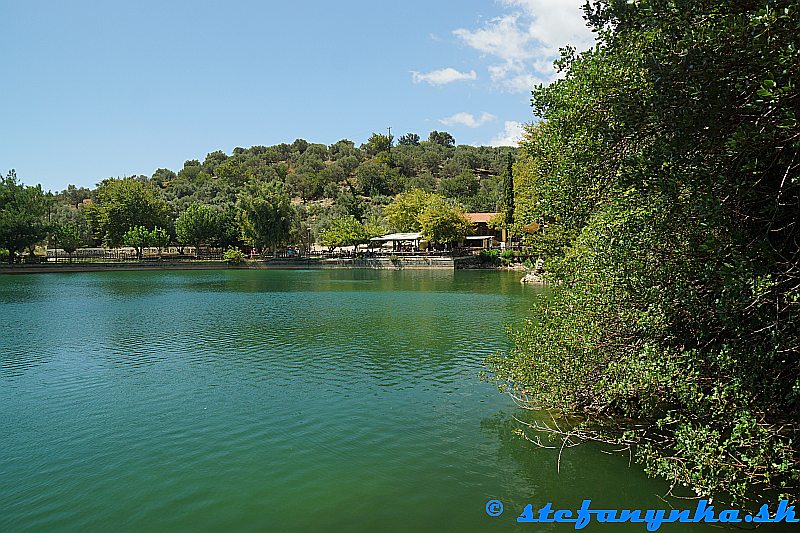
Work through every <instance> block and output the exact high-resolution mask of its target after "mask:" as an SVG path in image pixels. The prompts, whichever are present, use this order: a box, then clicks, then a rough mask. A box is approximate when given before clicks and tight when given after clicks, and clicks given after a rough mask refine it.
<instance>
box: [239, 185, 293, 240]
mask: <svg viewBox="0 0 800 533" xmlns="http://www.w3.org/2000/svg"><path fill="white" fill-rule="evenodd" d="M238 208H239V222H240V224H241V227H242V234H243V237H244V239H245V240H246V241H248V242H250V243H252V244H253V245H255V246H256V247H257V248H258V249H259V250H262V251H263V250H266V249H271V250H272V253H273V255H277V252H278V246H280V245H282V244H284V243H285V242H286V240H287V239H288V237H289V232H290V230H291V227H292V218H293V216H294V209H293V208H292V204H291V201H290V199H289V195H288V194H287V193H286V189H285V188H284V186H283V184H282V183H280V182H277V181H270V182H251V183H249V184H248V185H247V187H246V188H245V189H244V190H243V191H242V193H241V194H240V195H239V202H238Z"/></svg>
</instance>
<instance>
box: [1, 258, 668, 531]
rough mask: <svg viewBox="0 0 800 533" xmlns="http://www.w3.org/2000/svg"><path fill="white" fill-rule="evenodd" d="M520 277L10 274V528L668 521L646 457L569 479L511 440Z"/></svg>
mask: <svg viewBox="0 0 800 533" xmlns="http://www.w3.org/2000/svg"><path fill="white" fill-rule="evenodd" d="M518 280H519V274H516V273H498V272H460V271H459V272H447V271H445V272H439V271H398V272H395V271H389V272H387V271H368V270H364V271H245V270H241V271H240V270H232V271H211V272H202V271H186V272H175V271H172V272H107V273H92V274H67V275H37V276H14V277H11V276H6V277H1V278H0V312H2V316H3V317H4V318H5V317H9V318H8V319H6V320H2V321H0V419H2V420H3V424H2V425H0V449H2V450H3V453H2V454H0V473H1V474H2V476H1V477H0V483H2V490H0V530H3V531H8V530H20V529H42V530H50V529H58V530H74V531H82V530H86V529H89V530H109V529H113V530H122V531H125V530H130V531H139V530H142V529H145V530H150V529H155V530H165V529H181V530H190V529H191V530H193V529H202V530H230V529H245V530H275V531H310V530H319V529H322V530H334V531H338V530H341V531H375V530H384V531H386V530H388V531H408V530H414V529H417V530H423V531H432V530H441V531H483V530H486V529H500V530H510V529H512V528H516V526H517V524H515V522H514V516H513V514H514V513H513V512H512V510H515V509H518V510H519V511H521V509H522V507H524V504H525V503H528V502H530V501H538V502H543V501H554V502H556V501H557V502H558V503H559V505H563V506H565V507H568V506H574V505H575V503H576V502H577V503H579V502H580V500H581V499H583V498H584V497H591V498H597V499H599V500H602V501H607V502H609V505H611V504H613V505H624V506H628V507H629V506H634V505H636V506H643V507H645V506H650V507H653V506H659V505H660V504H661V501H660V500H659V499H658V495H659V494H663V493H664V492H665V491H666V487H665V486H664V484H662V483H660V482H657V481H652V480H648V479H646V478H645V477H644V475H643V474H641V472H640V471H639V470H638V469H636V468H633V469H631V468H628V467H627V461H626V459H625V458H621V457H616V456H607V455H604V454H601V453H599V452H598V450H597V449H594V448H590V447H582V448H578V449H574V450H569V451H568V452H567V453H565V454H564V456H563V457H562V459H561V472H560V473H558V472H557V471H556V467H555V464H556V457H557V452H554V451H552V450H537V449H535V448H532V447H531V446H530V445H526V444H525V443H523V442H522V441H520V440H519V439H518V438H516V437H515V436H514V435H513V434H512V431H513V429H514V426H513V421H512V418H511V416H512V415H513V414H514V413H516V410H515V408H514V406H513V405H512V404H511V403H510V401H509V400H508V399H507V398H506V397H504V396H502V395H500V394H498V393H497V390H496V388H495V387H494V386H492V385H490V384H487V383H482V382H480V381H479V379H478V377H477V375H478V372H479V371H480V370H481V369H482V364H481V360H482V358H483V357H485V356H486V355H487V354H489V353H492V352H495V351H498V350H502V349H505V348H507V347H508V339H507V337H506V335H505V333H504V326H505V325H507V324H509V323H514V324H520V323H521V322H522V320H523V319H524V318H525V317H526V316H527V315H528V314H529V309H530V306H531V301H532V298H533V297H534V296H535V295H536V293H537V291H538V289H537V288H535V287H526V286H523V285H522V284H520V283H519V281H518ZM490 498H500V499H503V500H504V501H506V502H507V508H508V509H509V511H508V513H507V514H505V515H503V516H502V517H499V518H490V517H488V516H486V513H485V511H484V506H485V504H486V501H487V500H488V499H490ZM603 498H605V500H603ZM533 526H535V525H534V524H527V525H526V526H525V529H526V531H537V530H538V529H536V527H533ZM616 529H619V528H616ZM636 530H637V531H640V530H641V528H640V527H638V526H637V527H636Z"/></svg>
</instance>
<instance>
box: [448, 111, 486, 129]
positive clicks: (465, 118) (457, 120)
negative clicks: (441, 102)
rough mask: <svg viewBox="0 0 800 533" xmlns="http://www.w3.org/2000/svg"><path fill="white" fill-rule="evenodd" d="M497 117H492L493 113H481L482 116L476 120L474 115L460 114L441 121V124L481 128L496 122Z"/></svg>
mask: <svg viewBox="0 0 800 533" xmlns="http://www.w3.org/2000/svg"><path fill="white" fill-rule="evenodd" d="M496 118H497V117H496V116H494V115H492V114H491V113H486V112H484V113H481V116H480V117H478V118H475V116H474V115H472V114H471V113H465V112H463V111H462V112H460V113H456V114H455V115H452V116H449V117H446V118H443V119H440V120H439V122H441V123H442V124H444V125H445V126H456V125H461V126H466V127H468V128H480V127H481V126H483V125H484V124H486V123H487V122H491V121H493V120H495V119H496Z"/></svg>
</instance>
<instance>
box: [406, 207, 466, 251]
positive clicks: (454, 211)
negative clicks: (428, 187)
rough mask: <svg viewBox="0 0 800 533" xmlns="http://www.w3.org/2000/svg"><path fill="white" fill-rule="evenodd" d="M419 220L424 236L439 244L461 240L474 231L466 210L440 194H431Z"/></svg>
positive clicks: (418, 217) (427, 239)
mask: <svg viewBox="0 0 800 533" xmlns="http://www.w3.org/2000/svg"><path fill="white" fill-rule="evenodd" d="M417 221H418V223H419V229H420V232H421V233H422V238H423V239H425V240H426V241H430V242H433V243H437V244H447V243H452V242H459V241H461V240H462V239H463V238H464V237H465V236H466V235H468V234H469V233H470V232H471V231H472V224H471V223H470V222H469V221H468V220H467V218H466V216H464V211H463V210H462V209H461V208H460V207H458V206H456V205H454V204H453V203H451V202H448V201H447V200H446V199H445V198H442V197H441V196H438V195H433V196H431V198H430V200H429V201H428V203H427V205H426V206H425V209H423V210H422V212H421V213H420V214H419V215H418V216H417Z"/></svg>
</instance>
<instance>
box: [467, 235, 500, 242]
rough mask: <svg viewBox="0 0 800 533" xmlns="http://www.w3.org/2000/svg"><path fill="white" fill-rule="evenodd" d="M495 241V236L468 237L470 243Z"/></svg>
mask: <svg viewBox="0 0 800 533" xmlns="http://www.w3.org/2000/svg"><path fill="white" fill-rule="evenodd" d="M491 239H494V236H493V235H470V236H469V237H467V240H468V241H488V240H491Z"/></svg>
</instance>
